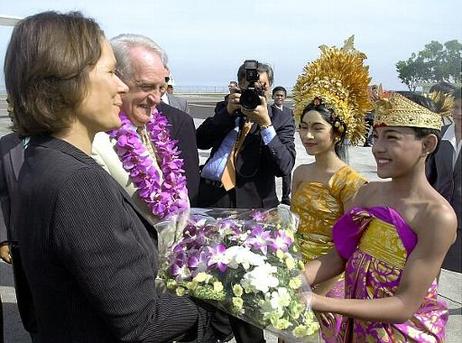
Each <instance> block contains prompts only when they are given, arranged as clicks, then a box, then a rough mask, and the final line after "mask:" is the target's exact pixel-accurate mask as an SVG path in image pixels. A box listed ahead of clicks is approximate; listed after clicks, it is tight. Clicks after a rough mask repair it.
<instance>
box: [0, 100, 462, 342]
mask: <svg viewBox="0 0 462 343" xmlns="http://www.w3.org/2000/svg"><path fill="white" fill-rule="evenodd" d="M217 99H220V97H217V96H216V95H210V96H189V97H188V100H189V102H190V109H191V114H192V115H193V117H194V118H195V119H194V122H195V124H196V127H197V126H198V125H200V123H201V122H202V121H203V119H202V118H206V117H207V116H208V115H210V114H211V113H212V111H213V108H214V104H215V102H216V101H217ZM5 110H6V105H5V103H4V97H2V96H1V95H0V136H2V135H4V134H5V133H7V132H9V129H8V126H9V120H8V118H6V117H5V115H6V111H5ZM296 148H297V160H296V165H300V164H304V163H309V162H310V161H313V159H312V157H310V156H308V155H307V154H306V152H305V150H304V148H303V146H302V145H301V143H300V140H299V137H298V135H296ZM207 156H208V152H205V151H200V159H201V162H203V161H205V159H206V158H207ZM349 156H350V164H351V165H352V166H353V167H354V168H356V169H357V170H359V171H360V172H361V173H362V174H363V175H364V176H365V177H367V178H368V179H369V180H374V179H377V177H376V175H375V162H374V161H373V159H372V155H371V151H370V148H351V149H350V151H349ZM277 183H278V186H277V189H278V192H279V195H280V191H281V179H277ZM0 276H1V277H0V295H1V297H2V301H3V302H4V317H5V342H6V343H26V342H27V343H29V342H30V339H29V337H28V336H27V335H26V334H25V332H24V330H23V329H22V325H21V322H20V319H19V316H18V312H17V307H16V298H15V294H14V288H13V287H12V286H13V281H12V274H11V268H10V267H9V266H8V265H6V264H4V263H0ZM440 297H441V298H442V299H444V300H446V301H447V302H448V305H449V309H450V317H449V323H448V326H447V342H450V343H456V342H461V341H462V274H459V273H454V272H450V271H446V270H443V271H442V274H441V279H440ZM266 336H267V339H268V342H269V343H275V342H276V341H277V340H276V338H275V337H274V336H273V335H271V334H269V333H266Z"/></svg>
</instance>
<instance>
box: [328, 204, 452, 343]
mask: <svg viewBox="0 0 462 343" xmlns="http://www.w3.org/2000/svg"><path fill="white" fill-rule="evenodd" d="M333 240H334V243H335V247H336V249H337V251H338V253H339V255H340V256H341V257H342V258H344V259H345V260H346V261H347V263H346V266H345V298H346V299H378V298H385V297H391V296H393V295H394V294H395V292H396V290H397V288H398V286H399V283H400V279H401V274H402V272H403V269H404V266H405V264H406V261H407V258H408V257H409V255H410V254H411V252H412V250H413V249H414V247H415V246H416V243H417V236H416V234H415V233H414V231H413V230H412V229H411V228H410V226H409V225H408V224H407V223H406V222H405V221H404V219H403V218H402V217H401V216H400V214H399V213H398V212H397V211H396V210H394V209H392V208H386V207H373V208H368V209H365V208H364V209H363V208H354V209H352V210H351V211H350V212H349V213H347V214H345V215H344V216H342V217H341V218H340V219H339V220H338V221H337V223H336V224H335V226H334V228H333ZM437 295H438V292H437V284H436V280H435V281H433V283H432V285H431V286H430V288H429V290H428V293H427V295H426V296H425V298H424V299H423V302H422V305H421V306H420V308H419V309H418V310H417V312H416V313H415V314H414V315H413V316H412V318H411V319H409V320H408V321H406V322H404V323H400V324H391V323H381V322H371V321H364V320H358V319H353V318H347V317H343V321H342V325H341V330H340V337H339V340H340V341H342V342H414V341H417V342H443V341H444V337H445V326H446V322H447V320H448V310H447V306H446V304H445V303H443V302H441V301H438V300H437Z"/></svg>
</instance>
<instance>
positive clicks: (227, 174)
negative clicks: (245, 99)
mask: <svg viewBox="0 0 462 343" xmlns="http://www.w3.org/2000/svg"><path fill="white" fill-rule="evenodd" d="M251 128H252V123H251V122H248V121H246V122H245V123H244V126H243V127H242V129H241V131H240V132H239V135H238V138H237V140H236V143H235V144H234V146H233V149H232V150H231V152H230V154H229V156H228V161H227V162H226V166H225V170H224V171H223V175H222V176H221V183H222V184H223V187H224V188H225V190H226V191H229V190H231V189H233V188H234V187H236V165H235V162H236V156H237V154H238V153H239V151H240V150H241V148H242V144H243V143H244V139H245V137H246V136H247V134H248V133H249V132H250V129H251Z"/></svg>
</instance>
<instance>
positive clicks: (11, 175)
mask: <svg viewBox="0 0 462 343" xmlns="http://www.w3.org/2000/svg"><path fill="white" fill-rule="evenodd" d="M0 155H1V158H0V200H1V206H2V208H1V211H0V215H1V216H2V217H3V218H2V219H3V220H0V243H1V242H5V241H16V237H15V234H14V229H13V227H12V225H11V223H10V217H11V198H12V197H14V196H15V194H16V191H17V182H18V177H19V171H20V169H21V166H22V163H23V161H24V149H23V148H22V143H21V140H20V139H19V137H18V136H17V135H16V134H14V133H10V134H8V135H6V136H3V137H2V138H0ZM13 200H14V199H13Z"/></svg>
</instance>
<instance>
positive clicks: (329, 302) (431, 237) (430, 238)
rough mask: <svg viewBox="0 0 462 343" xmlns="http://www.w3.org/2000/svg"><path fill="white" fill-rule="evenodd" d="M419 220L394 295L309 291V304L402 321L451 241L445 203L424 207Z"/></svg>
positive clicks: (452, 220) (451, 217) (452, 222)
mask: <svg viewBox="0 0 462 343" xmlns="http://www.w3.org/2000/svg"><path fill="white" fill-rule="evenodd" d="M421 223H422V224H419V228H420V229H418V230H416V233H417V235H418V243H417V245H416V247H415V248H414V250H413V252H412V253H411V255H410V256H409V258H408V260H407V262H406V266H405V268H404V271H403V273H402V278H401V281H400V285H399V287H398V290H397V292H396V294H395V295H394V296H392V297H388V298H382V299H373V300H359V299H358V300H357V299H334V298H327V297H323V296H318V295H316V294H313V298H312V308H313V309H314V310H317V311H320V312H335V313H339V314H342V315H344V316H348V317H353V318H358V319H362V320H369V321H377V322H391V323H402V322H405V321H407V320H408V319H410V318H411V317H412V316H413V315H414V313H415V312H416V311H417V310H418V308H419V307H420V306H421V304H422V300H423V299H424V297H425V295H426V294H427V292H428V289H429V288H430V286H431V283H432V282H433V280H435V278H436V276H437V275H438V273H439V270H440V268H441V264H442V262H443V259H444V256H445V255H446V253H447V251H448V249H449V247H450V245H451V244H452V243H453V242H454V235H455V232H456V227H457V219H456V217H455V214H454V212H453V211H451V210H450V209H449V208H448V207H447V206H439V207H438V208H434V209H432V210H430V211H427V215H425V216H422V219H421ZM423 223H425V224H423Z"/></svg>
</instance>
